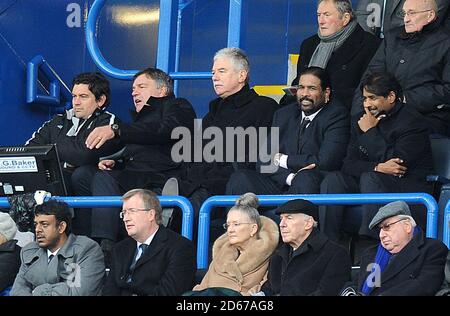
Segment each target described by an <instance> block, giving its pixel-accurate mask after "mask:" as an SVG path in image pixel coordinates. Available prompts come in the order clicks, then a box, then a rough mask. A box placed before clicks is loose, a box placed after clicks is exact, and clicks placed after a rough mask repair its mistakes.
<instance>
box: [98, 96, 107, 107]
mask: <svg viewBox="0 0 450 316" xmlns="http://www.w3.org/2000/svg"><path fill="white" fill-rule="evenodd" d="M105 102H106V95H104V94H102V95H101V96H100V98H99V99H98V100H97V107H98V108H99V109H101V108H102V107H103V106H104V105H105Z"/></svg>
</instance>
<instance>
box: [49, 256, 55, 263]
mask: <svg viewBox="0 0 450 316" xmlns="http://www.w3.org/2000/svg"><path fill="white" fill-rule="evenodd" d="M54 256H55V255H50V256H48V261H47V263H50V261H52V259H53V257H54Z"/></svg>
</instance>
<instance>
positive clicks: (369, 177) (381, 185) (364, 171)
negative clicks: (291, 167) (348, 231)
mask: <svg viewBox="0 0 450 316" xmlns="http://www.w3.org/2000/svg"><path fill="white" fill-rule="evenodd" d="M362 88H363V96H364V111H365V112H364V114H362V115H361V116H360V117H355V119H354V121H353V122H352V123H353V124H352V133H351V139H350V144H349V146H348V149H347V156H346V158H345V160H344V164H343V166H342V169H341V171H339V172H334V173H331V174H329V175H328V176H327V177H326V178H325V180H323V182H322V184H321V190H320V193H326V194H328V193H359V192H361V193H383V192H430V191H431V188H430V186H429V184H427V182H426V175H428V174H430V173H431V172H432V170H433V167H432V158H431V147H430V140H429V137H428V129H427V126H426V124H425V122H424V121H423V119H422V118H421V116H420V115H419V114H418V113H417V112H415V111H414V110H412V109H411V108H410V107H408V106H406V105H404V104H403V103H402V102H401V99H402V92H401V87H400V85H399V83H398V81H397V80H396V79H395V78H394V76H393V75H391V74H388V73H374V74H371V75H370V76H368V77H366V78H365V79H364V80H363V83H362ZM377 210H378V208H377V206H376V205H364V206H363V213H362V223H361V226H360V229H359V233H360V235H364V236H366V237H370V238H374V239H376V238H377V237H378V236H377V234H376V232H374V231H371V230H369V229H368V227H369V222H370V220H371V219H372V218H373V216H374V215H375V213H376V212H377ZM320 212H321V214H320V215H321V217H320V225H321V230H322V231H324V232H325V233H326V234H327V235H328V237H329V238H331V239H332V240H335V241H340V240H342V238H343V231H342V227H343V221H344V206H341V205H335V206H321V207H320ZM413 213H414V212H413ZM414 215H415V216H414V218H416V220H417V221H418V223H419V226H421V227H425V221H426V219H425V215H426V212H424V211H423V210H422V209H418V210H417V211H415V214H414Z"/></svg>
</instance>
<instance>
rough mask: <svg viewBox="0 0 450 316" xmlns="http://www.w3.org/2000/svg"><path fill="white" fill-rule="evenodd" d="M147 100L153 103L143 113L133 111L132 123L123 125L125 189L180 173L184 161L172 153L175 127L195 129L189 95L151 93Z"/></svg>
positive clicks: (122, 176)
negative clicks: (181, 162)
mask: <svg viewBox="0 0 450 316" xmlns="http://www.w3.org/2000/svg"><path fill="white" fill-rule="evenodd" d="M147 103H148V104H150V106H144V107H143V108H142V109H141V111H139V113H136V112H135V111H133V112H132V116H133V122H132V123H130V124H120V126H119V127H120V138H119V139H120V141H121V142H122V144H123V145H126V148H125V151H124V153H123V155H122V157H121V158H122V159H123V160H124V166H125V167H124V169H123V170H122V172H121V173H120V175H119V183H120V185H121V186H122V188H123V189H124V190H125V191H127V190H129V189H132V188H136V187H146V186H147V184H149V185H148V186H149V187H150V188H152V186H155V185H156V186H158V185H161V186H162V184H164V182H165V180H167V178H168V177H170V176H173V175H175V174H177V172H179V171H180V170H181V164H180V163H176V162H174V161H173V160H172V157H171V149H172V146H173V144H174V143H175V142H176V140H173V139H171V134H172V130H173V129H174V128H176V127H182V126H184V127H187V128H188V129H189V130H190V131H193V127H194V119H195V118H196V115H195V112H194V109H193V108H192V105H191V104H190V103H189V101H187V100H186V99H182V98H175V97H174V96H166V97H162V98H155V97H151V98H150V99H149V100H148V101H147Z"/></svg>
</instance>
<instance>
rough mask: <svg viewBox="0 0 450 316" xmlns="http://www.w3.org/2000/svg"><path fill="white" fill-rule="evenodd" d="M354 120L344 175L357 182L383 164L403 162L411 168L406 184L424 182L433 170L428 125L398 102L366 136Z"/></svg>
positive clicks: (343, 169) (406, 177)
mask: <svg viewBox="0 0 450 316" xmlns="http://www.w3.org/2000/svg"><path fill="white" fill-rule="evenodd" d="M358 120H359V117H355V118H354V121H353V126H352V136H351V140H350V144H349V146H348V150H347V156H346V157H345V160H344V165H343V166H342V171H343V172H344V173H346V174H349V175H351V176H353V177H355V178H358V179H359V177H360V176H361V174H362V173H363V172H370V171H373V170H374V168H375V166H376V165H377V164H378V163H380V162H386V161H388V160H389V159H392V158H401V159H402V160H403V161H404V165H405V166H406V167H407V168H408V170H407V172H406V174H405V177H404V178H402V180H403V181H405V180H408V179H411V178H412V179H415V180H419V181H422V182H425V179H426V176H427V175H428V174H430V173H431V172H432V170H433V165H432V162H433V160H432V157H431V145H430V139H429V134H428V129H427V126H426V123H425V122H424V120H423V119H422V118H421V116H420V115H419V114H418V113H417V112H415V111H414V110H412V109H410V108H409V107H408V106H407V105H404V104H403V103H401V102H397V103H396V105H395V106H394V107H393V108H392V110H391V111H389V113H387V116H386V117H385V118H384V119H382V120H381V121H380V123H379V124H378V125H377V126H376V127H373V128H371V129H369V130H368V131H367V132H365V133H363V132H362V131H361V129H360V128H359V126H358V123H357V122H358Z"/></svg>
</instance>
